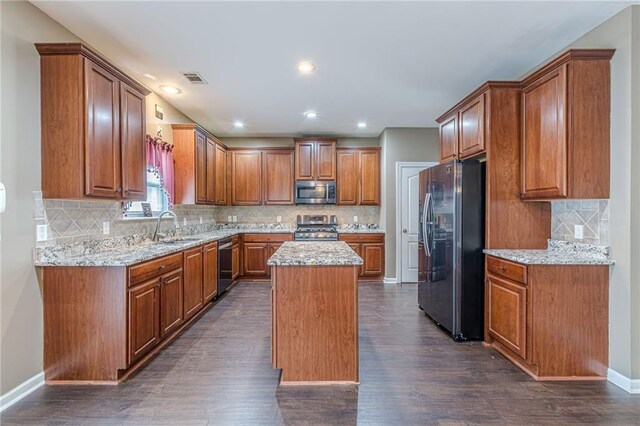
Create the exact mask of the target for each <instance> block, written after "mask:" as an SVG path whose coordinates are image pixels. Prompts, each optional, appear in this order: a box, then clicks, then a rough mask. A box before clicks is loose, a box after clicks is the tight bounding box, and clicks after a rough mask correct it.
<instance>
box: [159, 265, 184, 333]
mask: <svg viewBox="0 0 640 426" xmlns="http://www.w3.org/2000/svg"><path fill="white" fill-rule="evenodd" d="M183 291H184V288H183V282H182V269H178V270H177V271H175V272H172V273H170V274H167V275H165V276H164V277H162V278H161V279H160V337H161V338H163V337H165V336H167V335H169V334H171V332H173V331H174V330H176V329H177V328H179V327H180V326H181V325H182V323H183V322H184V316H183V312H182V303H183V302H182V295H183Z"/></svg>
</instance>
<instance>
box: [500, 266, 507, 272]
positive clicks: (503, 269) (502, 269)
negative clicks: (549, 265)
mask: <svg viewBox="0 0 640 426" xmlns="http://www.w3.org/2000/svg"><path fill="white" fill-rule="evenodd" d="M498 269H500V270H501V271H506V270H507V268H505V267H504V266H498Z"/></svg>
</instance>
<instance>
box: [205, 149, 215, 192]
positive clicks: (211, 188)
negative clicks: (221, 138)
mask: <svg viewBox="0 0 640 426" xmlns="http://www.w3.org/2000/svg"><path fill="white" fill-rule="evenodd" d="M206 156H207V165H206V179H207V204H215V203H216V142H215V141H213V140H211V139H209V138H207V153H206Z"/></svg>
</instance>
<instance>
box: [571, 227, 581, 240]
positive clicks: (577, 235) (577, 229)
mask: <svg viewBox="0 0 640 426" xmlns="http://www.w3.org/2000/svg"><path fill="white" fill-rule="evenodd" d="M573 236H574V237H575V238H576V239H578V240H581V239H583V238H584V225H573Z"/></svg>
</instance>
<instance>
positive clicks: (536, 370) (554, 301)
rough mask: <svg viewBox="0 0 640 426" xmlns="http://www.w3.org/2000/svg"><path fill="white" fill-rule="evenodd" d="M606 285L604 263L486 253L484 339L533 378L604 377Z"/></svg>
mask: <svg viewBox="0 0 640 426" xmlns="http://www.w3.org/2000/svg"><path fill="white" fill-rule="evenodd" d="M608 287H609V267H608V266H606V265H523V264H519V263H515V262H511V261H508V260H505V259H500V258H497V257H494V256H487V258H486V286H485V300H486V308H485V340H486V341H487V342H488V343H490V344H491V345H492V346H493V347H494V348H495V349H496V350H498V351H499V352H500V353H502V354H503V355H504V356H505V357H506V358H508V359H509V360H511V361H512V362H514V363H515V364H516V365H518V366H519V367H520V368H522V369H523V370H524V371H526V372H527V373H528V374H530V375H531V376H532V377H534V378H535V379H537V380H559V379H561V380H572V379H605V378H606V375H607V364H608V317H609V314H608V308H609V303H608V297H609V290H608ZM587 313H588V314H587Z"/></svg>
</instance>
